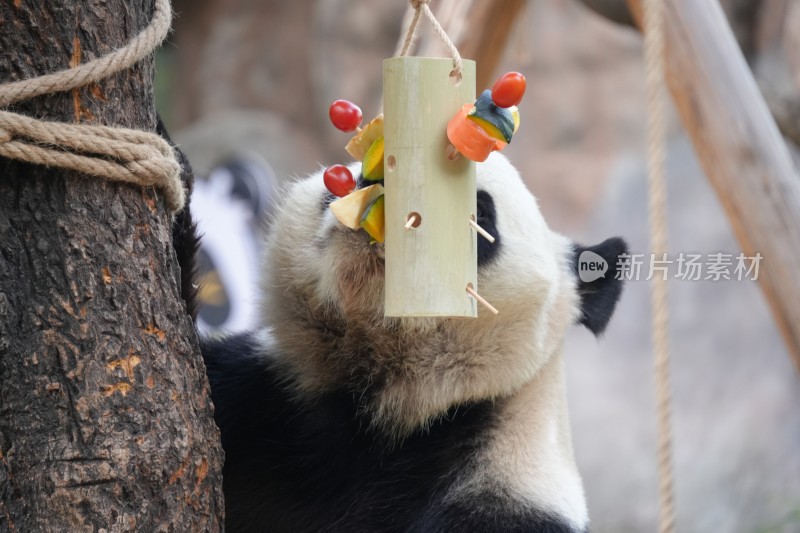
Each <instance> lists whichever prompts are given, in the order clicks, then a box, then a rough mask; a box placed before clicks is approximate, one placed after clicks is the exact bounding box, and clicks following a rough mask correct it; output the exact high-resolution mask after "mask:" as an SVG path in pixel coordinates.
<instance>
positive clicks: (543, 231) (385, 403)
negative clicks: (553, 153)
mask: <svg viewBox="0 0 800 533" xmlns="http://www.w3.org/2000/svg"><path fill="white" fill-rule="evenodd" d="M359 170H360V169H359V168H358V165H357V164H356V165H353V166H351V171H352V172H353V174H354V175H358V173H359ZM477 186H478V198H477V207H478V209H477V213H476V215H477V219H478V223H479V224H480V225H481V226H482V227H484V228H485V229H486V230H487V231H489V233H491V234H492V235H493V236H495V238H496V242H495V243H494V244H491V243H489V242H488V241H486V240H485V239H483V238H482V237H478V290H479V292H480V294H481V295H482V296H483V297H484V298H486V299H487V300H488V301H489V302H491V303H492V304H493V305H494V306H495V307H496V308H497V309H498V310H499V311H500V314H499V315H497V316H495V315H492V314H491V313H488V312H486V311H485V310H484V309H479V316H478V318H477V319H448V318H385V317H384V316H383V294H384V260H383V246H382V245H371V244H370V243H369V237H368V235H367V234H366V233H365V232H363V231H352V230H350V229H348V228H346V227H344V226H342V225H341V224H340V223H339V222H338V221H337V220H336V219H335V217H334V216H333V215H332V214H331V212H330V210H329V209H328V208H327V205H328V204H329V202H330V200H331V198H330V196H329V194H328V193H327V191H326V189H325V187H324V185H323V180H322V177H321V173H320V174H316V175H313V176H311V177H309V178H306V179H304V180H302V181H299V182H297V183H295V184H294V185H293V186H292V187H291V188H290V190H289V191H288V194H287V196H286V197H285V198H284V200H283V202H282V208H281V210H280V212H279V214H278V215H277V217H276V219H275V223H274V224H273V228H272V232H271V236H270V239H269V246H268V254H269V255H268V262H267V264H268V265H269V266H268V267H267V269H266V271H265V276H264V287H263V289H264V296H265V307H264V309H265V313H266V322H267V324H269V325H270V326H271V327H272V329H273V332H274V335H275V338H276V340H277V342H278V343H279V345H280V347H281V348H282V351H283V352H285V353H287V359H288V361H289V362H290V364H291V365H292V367H293V371H294V372H295V373H296V374H297V381H298V384H299V385H300V387H301V388H302V389H306V390H324V389H325V388H329V387H332V386H340V385H341V384H342V381H343V380H344V381H348V382H349V386H352V387H354V388H358V387H365V386H369V387H371V388H373V389H374V390H376V391H377V392H376V397H378V398H379V400H378V403H379V404H380V405H378V406H377V407H374V409H376V410H377V411H378V412H379V416H393V415H390V414H389V413H395V414H396V413H398V412H401V413H402V412H405V411H407V413H406V415H401V417H406V416H407V417H410V419H409V420H403V421H401V423H403V424H406V425H409V426H410V425H413V424H415V423H419V422H424V421H425V420H427V419H429V418H430V417H432V416H435V414H436V413H438V412H440V411H441V410H442V409H446V408H447V407H449V406H450V405H451V404H453V403H456V402H460V401H465V400H479V399H485V398H492V397H498V396H502V395H505V394H509V393H511V392H513V391H514V390H516V389H517V388H519V387H521V386H522V385H523V384H524V383H525V382H527V381H528V380H530V379H531V378H532V376H533V375H534V374H535V373H536V372H537V371H538V370H539V369H540V368H541V367H542V366H543V365H544V364H545V363H546V362H547V361H548V360H549V359H550V358H551V357H552V356H553V354H554V353H556V352H557V351H558V350H559V349H560V346H561V343H562V341H563V338H564V335H565V332H566V329H567V328H568V327H569V326H570V325H571V324H573V323H575V322H576V321H579V320H581V319H582V297H581V288H580V283H579V282H578V279H577V276H576V274H575V271H574V267H573V265H574V257H575V251H576V248H575V246H574V245H573V243H572V242H571V241H569V240H568V239H566V238H565V237H562V236H561V235H559V234H557V233H555V232H553V231H551V230H550V229H549V228H548V226H547V224H546V223H545V221H544V219H543V218H542V216H541V213H540V212H539V209H538V206H537V203H536V199H535V198H534V197H533V195H532V194H531V193H530V192H529V191H528V190H527V188H526V187H525V185H524V183H523V182H522V180H521V178H520V176H519V173H518V172H517V170H516V169H515V168H514V167H513V166H512V165H511V164H510V163H509V162H508V160H507V159H506V158H505V157H504V156H502V155H500V154H493V155H491V156H490V157H489V159H488V160H487V161H486V162H484V163H479V164H478V165H477ZM365 384H368V385H365Z"/></svg>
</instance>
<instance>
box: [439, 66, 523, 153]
mask: <svg viewBox="0 0 800 533" xmlns="http://www.w3.org/2000/svg"><path fill="white" fill-rule="evenodd" d="M525 85H526V84H525V76H523V75H522V74H520V73H519V72H507V73H506V74H504V75H502V76H500V78H498V80H497V81H496V82H495V84H494V85H493V86H492V88H491V90H488V89H487V90H486V91H484V92H483V93H482V94H481V95H480V96H479V97H478V99H477V100H475V102H474V104H472V105H470V104H465V105H464V106H463V107H462V108H461V109H459V111H458V113H456V114H455V116H454V117H453V118H452V119H451V120H450V122H448V124H447V138H448V140H449V141H450V144H449V145H448V146H447V148H446V149H445V155H446V157H447V159H449V160H450V161H455V160H456V159H458V158H459V156H460V155H462V154H463V155H464V157H466V158H467V159H470V160H472V161H476V162H481V161H485V160H486V158H487V157H489V154H490V153H492V152H494V151H496V150H502V149H503V148H505V147H506V146H507V145H508V143H510V142H511V137H512V136H513V135H514V133H516V131H517V128H519V110H518V109H517V104H519V103H520V102H521V101H522V97H523V95H524V94H525Z"/></svg>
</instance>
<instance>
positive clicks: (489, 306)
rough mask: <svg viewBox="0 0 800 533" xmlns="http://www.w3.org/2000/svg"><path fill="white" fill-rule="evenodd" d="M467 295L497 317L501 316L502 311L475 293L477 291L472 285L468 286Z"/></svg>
mask: <svg viewBox="0 0 800 533" xmlns="http://www.w3.org/2000/svg"><path fill="white" fill-rule="evenodd" d="M467 293H468V294H469V295H470V296H472V297H473V298H475V299H476V300H478V303H479V304H481V305H483V306H484V307H485V308H486V309H488V310H489V311H491V312H492V313H494V314H495V315H497V314H500V311H498V310H497V309H496V308H495V307H494V306H493V305H492V304H490V303H489V302H487V301H486V300H484V299H483V297H482V296H481V295H480V294H478V293H477V292H475V289H473V288H472V284H467Z"/></svg>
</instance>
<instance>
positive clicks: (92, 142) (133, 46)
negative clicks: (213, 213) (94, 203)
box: [0, 0, 186, 212]
mask: <svg viewBox="0 0 800 533" xmlns="http://www.w3.org/2000/svg"><path fill="white" fill-rule="evenodd" d="M171 21H172V10H171V8H170V5H169V0H156V1H155V11H154V13H153V19H152V20H151V21H150V24H148V25H147V27H146V28H145V29H143V30H142V31H141V32H140V33H139V34H138V35H137V36H136V37H134V38H133V39H132V40H131V41H130V42H129V43H128V44H127V45H125V46H124V47H122V48H120V49H119V50H116V51H114V52H112V53H110V54H108V55H105V56H103V57H100V58H97V59H95V60H92V61H89V62H88V63H84V64H82V65H80V66H78V67H75V68H69V69H65V70H61V71H59V72H54V73H52V74H45V75H43V76H39V77H36V78H31V79H27V80H20V81H15V82H10V83H5V84H2V85H0V108H6V107H8V106H9V105H11V104H13V103H15V102H20V101H22V100H28V99H30V98H34V97H37V96H41V95H44V94H50V93H56V92H65V91H69V90H71V89H74V88H77V87H83V86H85V85H88V84H90V83H93V82H97V81H100V80H102V79H104V78H107V77H109V76H111V75H113V74H116V73H118V72H121V71H123V70H126V69H128V68H130V67H132V66H133V65H135V64H136V63H137V62H138V61H140V60H142V59H144V58H145V57H147V56H149V55H150V54H151V53H152V52H153V50H155V49H156V47H157V46H158V45H159V44H160V43H161V41H162V40H164V38H165V37H166V36H167V33H168V32H169V28H170V24H171ZM0 156H2V157H6V158H9V159H16V160H19V161H27V162H29V163H37V164H42V165H46V166H53V167H59V168H66V169H70V170H75V171H78V172H82V173H85V174H89V175H92V176H97V177H101V178H105V179H109V180H112V181H122V182H126V183H133V184H137V185H142V186H153V185H155V186H158V187H161V188H162V189H163V190H164V193H165V199H166V201H167V205H168V207H169V208H170V209H171V210H172V211H173V212H176V211H179V210H181V209H182V208H183V205H184V203H185V202H186V193H185V191H184V189H183V184H182V183H181V180H180V171H181V167H180V164H179V163H178V160H177V158H176V157H175V153H174V150H173V149H172V147H171V146H170V145H169V143H167V142H166V141H165V140H164V139H163V138H162V137H161V136H159V135H156V134H155V133H151V132H147V131H141V130H134V129H128V128H117V127H110V126H102V125H92V124H66V123H62V122H49V121H44V120H38V119H35V118H32V117H28V116H26V115H22V114H19V113H13V112H10V111H0Z"/></svg>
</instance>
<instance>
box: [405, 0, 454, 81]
mask: <svg viewBox="0 0 800 533" xmlns="http://www.w3.org/2000/svg"><path fill="white" fill-rule="evenodd" d="M410 2H411V7H412V9H413V10H414V15H413V17H412V18H411V22H410V23H409V24H408V29H407V30H406V37H405V39H404V40H403V45H402V46H398V49H399V50H400V52H399V53H397V52H395V55H396V56H401V57H402V56H406V55H408V53H409V51H410V49H411V43H412V41H413V40H414V35H415V33H416V31H417V23H418V22H419V19H420V16H421V15H425V17H427V19H428V20H429V21H430V23H431V26H433V29H434V31H435V32H436V34H437V35H438V36H439V38H441V40H442V42H443V43H444V45H445V47H447V50H448V51H449V52H450V56H451V57H452V58H453V70H452V71H451V72H450V75H451V76H454V77H455V78H456V79H458V80H460V79H461V64H462V60H461V54H459V53H458V48H456V45H455V44H453V41H451V40H450V37H448V36H447V32H446V31H444V28H442V25H441V24H439V21H438V20H436V16H435V15H434V14H433V11H431V8H430V7H428V4H429V3H430V0H410ZM407 18H408V14H406V17H405V18H404V19H403V20H404V27H405V20H406V19H407ZM401 35H402V34H401Z"/></svg>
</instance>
